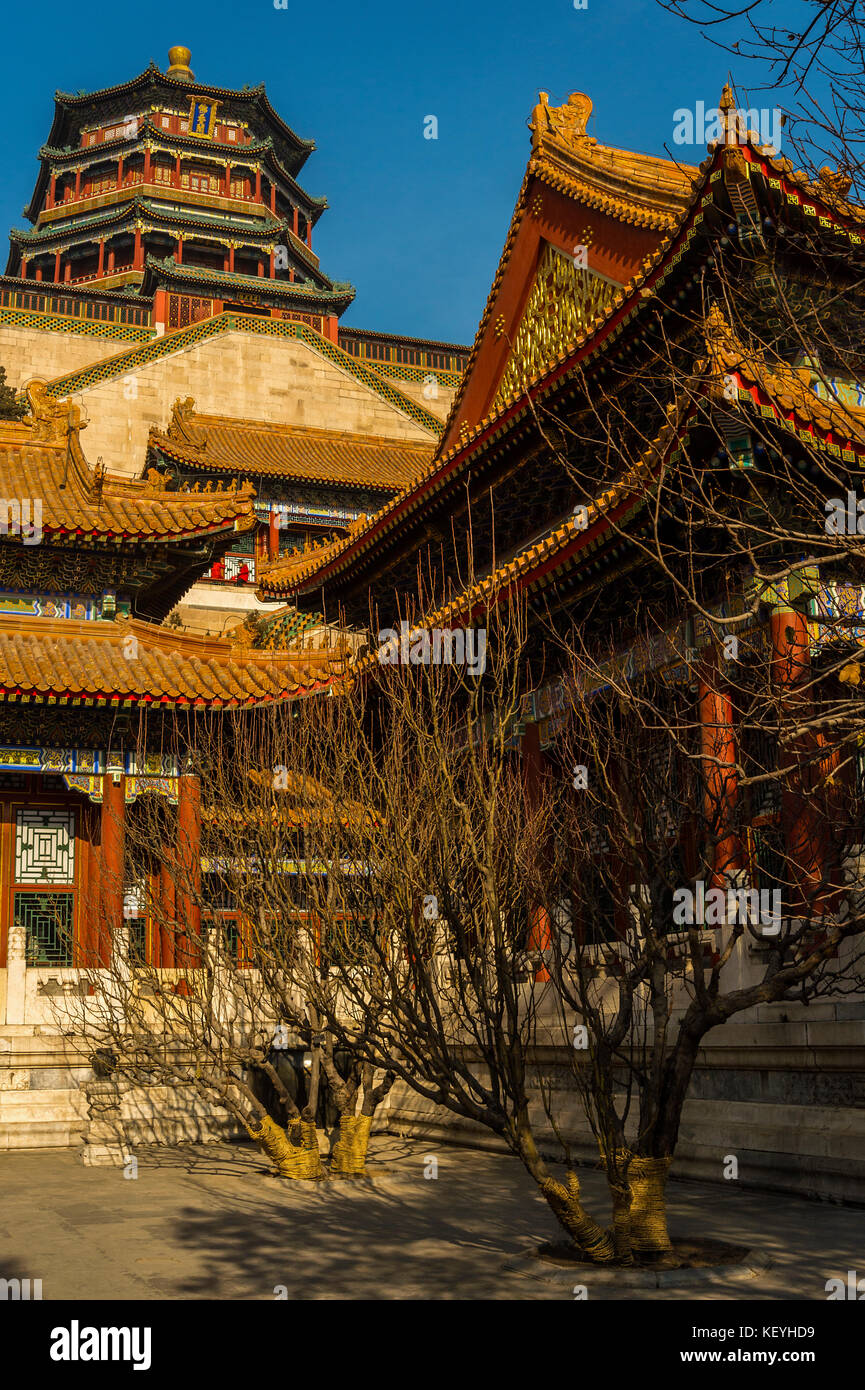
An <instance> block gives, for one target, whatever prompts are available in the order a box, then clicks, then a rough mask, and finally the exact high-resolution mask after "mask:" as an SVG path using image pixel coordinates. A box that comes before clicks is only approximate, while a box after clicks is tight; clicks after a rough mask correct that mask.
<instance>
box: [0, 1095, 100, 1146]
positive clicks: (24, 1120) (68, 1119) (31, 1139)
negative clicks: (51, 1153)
mask: <svg viewBox="0 0 865 1390" xmlns="http://www.w3.org/2000/svg"><path fill="white" fill-rule="evenodd" d="M86 1119H87V1106H86V1098H85V1096H84V1094H83V1092H81V1091H73V1090H50V1089H45V1090H39V1091H0V1149H48V1148H52V1149H53V1148H70V1147H74V1146H76V1145H78V1144H80V1142H81V1136H82V1134H83V1132H84V1128H85V1125H86Z"/></svg>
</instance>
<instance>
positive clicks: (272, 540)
mask: <svg viewBox="0 0 865 1390" xmlns="http://www.w3.org/2000/svg"><path fill="white" fill-rule="evenodd" d="M267 558H268V559H269V560H277V559H278V558H279V516H278V514H277V513H276V512H275V511H274V510H273V508H272V507H271V509H270V516H269V517H268V522H267Z"/></svg>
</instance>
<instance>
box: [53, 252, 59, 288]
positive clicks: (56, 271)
mask: <svg viewBox="0 0 865 1390" xmlns="http://www.w3.org/2000/svg"><path fill="white" fill-rule="evenodd" d="M54 279H55V280H58V281H59V279H60V252H59V251H55V252H54Z"/></svg>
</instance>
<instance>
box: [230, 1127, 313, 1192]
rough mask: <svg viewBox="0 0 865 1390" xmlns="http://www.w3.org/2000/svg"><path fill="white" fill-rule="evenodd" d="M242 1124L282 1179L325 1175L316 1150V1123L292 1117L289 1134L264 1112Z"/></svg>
mask: <svg viewBox="0 0 865 1390" xmlns="http://www.w3.org/2000/svg"><path fill="white" fill-rule="evenodd" d="M244 1124H245V1125H246V1130H247V1133H248V1134H249V1136H250V1138H251V1139H254V1140H255V1142H256V1144H258V1146H259V1148H260V1149H261V1150H262V1152H263V1153H265V1154H267V1157H268V1158H269V1159H270V1161H271V1163H272V1164H273V1166H274V1168H275V1169H276V1171H277V1173H278V1174H279V1176H280V1177H281V1178H300V1179H307V1180H316V1179H319V1178H325V1177H326V1176H327V1174H326V1173H325V1171H324V1168H323V1167H322V1162H321V1157H320V1155H319V1152H318V1135H317V1133H316V1129H315V1125H314V1124H311V1123H310V1121H309V1120H302V1119H299V1118H298V1119H293V1120H291V1121H290V1122H289V1126H288V1134H286V1132H285V1130H283V1129H280V1127H279V1125H278V1124H276V1122H275V1121H274V1120H272V1119H271V1118H270V1116H269V1115H267V1114H265V1115H260V1116H251V1117H250V1118H248V1119H246V1120H244Z"/></svg>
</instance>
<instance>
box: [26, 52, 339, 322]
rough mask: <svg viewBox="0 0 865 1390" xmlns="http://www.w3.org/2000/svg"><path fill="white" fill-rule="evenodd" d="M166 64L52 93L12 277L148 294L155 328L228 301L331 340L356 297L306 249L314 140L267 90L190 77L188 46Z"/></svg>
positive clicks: (318, 206)
mask: <svg viewBox="0 0 865 1390" xmlns="http://www.w3.org/2000/svg"><path fill="white" fill-rule="evenodd" d="M169 59H170V67H169V68H168V71H167V72H165V73H163V72H160V71H159V69H158V68H157V67H156V66H155V65H154V64H151V65H150V67H148V68H147V70H146V71H145V72H143V73H141V74H140V76H138V77H135V78H133V79H132V81H130V82H124V83H121V84H120V85H119V86H116V87H106V88H105V89H103V90H102V91H99V92H94V93H92V94H90V95H81V96H70V95H68V94H67V93H65V92H58V93H57V96H56V98H55V113H54V122H53V125H52V127H51V132H50V134H49V137H48V141H47V143H46V144H45V145H44V146H43V148H42V149H41V150H40V152H39V158H40V170H39V177H38V179H37V181H36V187H35V189H34V192H33V196H32V198H31V199H30V202H29V204H28V206H27V208H26V209H25V211H26V215H27V217H28V218H29V220H30V222H31V223H32V224H33V225H32V228H30V229H28V230H27V231H16V232H13V234H12V245H11V250H10V255H9V262H8V266H7V276H13V277H17V278H18V279H20V280H35V281H39V282H43V283H45V282H49V283H51V284H54V285H58V284H59V285H64V286H70V287H79V286H88V287H92V288H94V289H97V290H100V291H119V292H121V293H122V294H124V295H127V294H128V293H129V292H130V291H133V292H137V293H138V294H140V295H142V296H143V297H145V298H146V299H147V300H149V301H152V305H153V310H152V312H153V324H154V326H156V327H157V329H159V328H160V327H161V328H162V329H163V330H171V329H175V328H182V327H184V326H185V325H186V324H189V323H194V322H197V321H199V320H202V319H206V318H210V317H211V316H212V315H214V314H218V313H220V312H222V311H223V310H224V309H237V310H242V312H244V313H247V314H250V313H252V314H262V315H265V316H269V317H272V318H283V319H300V320H302V321H303V322H305V323H308V324H310V325H312V326H313V327H314V328H315V329H317V331H319V332H321V333H323V334H324V336H325V337H328V338H330V339H331V340H332V341H334V342H335V341H336V326H337V320H338V318H339V315H340V314H341V313H342V312H343V310H344V309H345V308H346V307H347V305H348V304H350V303H351V301H352V299H353V298H354V290H353V289H352V287H351V286H350V285H348V284H344V283H338V282H336V281H333V280H330V279H329V278H328V277H327V276H326V275H325V274H324V273H323V272H322V271H321V270H320V269H319V264H318V257H317V256H316V255H315V253H314V251H313V250H312V228H313V226H314V225H315V223H316V222H317V220H318V218H319V217H320V216H321V214H322V212H323V211H324V209H325V207H326V206H327V202H326V199H324V198H317V197H313V196H311V195H310V194H309V193H307V192H306V191H305V190H304V189H303V188H302V187H301V185H300V184H299V183H298V181H297V180H298V176H299V174H300V172H301V169H302V168H303V165H304V163H305V161H306V159H307V156H308V155H309V154H310V152H311V151H312V150H313V149H314V143H313V141H311V140H304V139H301V137H300V136H298V135H296V134H295V132H294V131H293V130H291V128H290V127H289V126H287V125H286V124H285V122H284V121H282V120H281V119H280V117H279V116H278V115H277V114H276V112H275V111H274V109H273V107H272V106H271V104H270V102H269V101H268V99H267V96H266V94H265V90H264V87H263V86H259V87H249V88H246V89H244V90H241V91H232V90H230V89H228V88H223V87H211V86H205V85H203V84H202V83H200V82H196V81H195V78H194V75H193V73H192V71H191V70H190V67H189V59H190V53H189V50H188V49H186V48H179V47H178V48H172V49H171V50H170V53H169Z"/></svg>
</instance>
